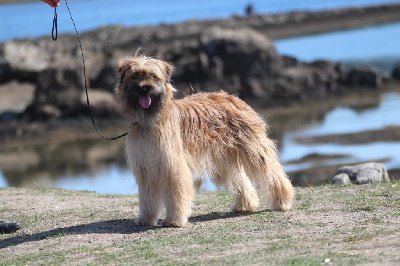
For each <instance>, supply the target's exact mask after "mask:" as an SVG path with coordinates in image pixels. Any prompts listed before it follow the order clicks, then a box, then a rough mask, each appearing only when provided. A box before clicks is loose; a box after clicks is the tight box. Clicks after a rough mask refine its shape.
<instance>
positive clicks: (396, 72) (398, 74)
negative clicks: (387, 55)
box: [392, 64, 400, 80]
mask: <svg viewBox="0 0 400 266" xmlns="http://www.w3.org/2000/svg"><path fill="white" fill-rule="evenodd" d="M392 78H394V79H397V80H400V64H398V65H396V66H395V67H394V68H393V71H392Z"/></svg>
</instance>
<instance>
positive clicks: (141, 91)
mask: <svg viewBox="0 0 400 266" xmlns="http://www.w3.org/2000/svg"><path fill="white" fill-rule="evenodd" d="M150 90H151V87H150V86H140V87H139V88H138V93H139V95H146V94H147V93H149V91H150Z"/></svg>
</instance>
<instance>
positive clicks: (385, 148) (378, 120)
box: [280, 92, 400, 171]
mask: <svg viewBox="0 0 400 266" xmlns="http://www.w3.org/2000/svg"><path fill="white" fill-rule="evenodd" d="M399 125H400V94H399V93H394V92H393V93H384V94H382V96H381V104H380V105H379V106H378V107H377V108H374V109H368V110H364V111H355V110H353V109H351V108H347V107H340V106H339V107H336V108H335V109H333V110H331V111H330V112H328V113H327V114H326V116H325V119H324V121H322V122H316V123H314V124H309V125H307V127H306V128H305V129H300V130H295V131H293V132H288V133H286V134H285V135H284V138H283V145H282V146H283V149H282V151H281V152H280V158H281V160H282V161H283V163H284V165H285V170H286V171H293V170H299V169H302V168H308V167H311V166H316V165H318V164H320V163H321V162H316V165H314V164H313V163H305V164H285V162H287V161H291V160H295V159H298V158H301V157H303V156H305V155H307V154H311V153H319V154H327V155H332V154H349V155H350V156H351V157H350V158H346V159H338V160H330V161H329V163H327V164H330V165H333V164H340V163H346V164H350V163H355V162H360V161H378V160H385V159H388V160H387V162H385V166H386V167H387V168H388V169H391V168H400V142H377V143H370V144H357V145H341V144H336V143H333V144H331V143H329V144H301V143H298V142H296V138H298V137H304V136H318V135H325V134H342V133H354V132H360V131H366V130H375V129H383V128H384V127H387V126H399Z"/></svg>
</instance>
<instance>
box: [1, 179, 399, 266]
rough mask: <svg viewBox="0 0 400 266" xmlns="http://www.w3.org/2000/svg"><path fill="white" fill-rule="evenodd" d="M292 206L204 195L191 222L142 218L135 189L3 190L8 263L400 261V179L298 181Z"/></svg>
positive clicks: (3, 256) (221, 194)
mask: <svg viewBox="0 0 400 266" xmlns="http://www.w3.org/2000/svg"><path fill="white" fill-rule="evenodd" d="M296 192H297V194H296V203H295V205H294V208H293V210H291V211H289V212H271V211H269V210H268V209H266V208H265V205H264V207H261V208H260V210H259V211H258V212H256V213H252V214H249V213H247V214H230V213H228V212H227V210H228V209H229V205H230V204H232V197H231V196H230V195H229V194H228V193H226V192H221V191H220V192H213V193H205V194H198V195H197V197H196V200H195V203H194V206H193V215H192V217H191V218H190V222H189V224H188V225H187V226H186V227H184V228H162V227H139V226H136V225H134V221H133V219H134V218H135V216H136V215H137V212H138V199H137V196H136V195H132V196H121V195H102V194H96V193H92V192H87V191H81V192H79V191H66V190H59V189H46V188H40V187H39V188H36V189H15V188H5V189H0V218H1V220H5V221H8V222H11V221H13V222H20V223H21V224H22V227H23V228H22V229H21V230H20V231H18V232H16V233H14V234H4V235H0V263H4V264H6V265H7V264H39V263H40V264H49V263H53V264H54V263H55V264H59V263H63V264H87V263H94V264H120V263H134V264H171V263H172V264H188V263H194V264H209V263H212V264H228V263H229V264H230V263H238V262H240V263H244V264H265V263H269V264H294V265H297V264H321V263H329V264H345V265H348V264H363V265H365V264H373V265H376V264H380V265H399V264H400V183H399V182H398V181H395V182H392V183H383V184H378V185H363V186H356V185H350V186H342V187H335V186H321V187H315V188H297V189H296Z"/></svg>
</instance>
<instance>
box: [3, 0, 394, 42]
mask: <svg viewBox="0 0 400 266" xmlns="http://www.w3.org/2000/svg"><path fill="white" fill-rule="evenodd" d="M249 2H251V3H252V4H253V6H254V8H255V10H256V12H260V13H280V12H287V11H293V10H322V9H330V8H339V7H349V6H366V5H378V4H383V3H399V2H400V1H399V0H324V1H321V0H303V1H299V0H285V1H281V0H269V1H264V0H252V1H249V0H231V1H226V0H213V1H208V0H197V1H184V0H175V1H170V0H166V1H160V0H149V1H136V0H135V1H132V0H118V1H112V0H81V1H73V0H71V1H69V2H68V3H69V6H70V8H71V11H72V14H73V17H74V19H75V22H76V24H77V27H78V30H79V31H86V30H91V29H95V28H97V27H100V26H106V25H116V24H117V25H125V26H138V25H154V24H159V23H174V22H179V21H186V20H191V19H205V18H225V17H229V16H231V15H233V14H239V15H240V14H243V13H244V9H245V6H246V5H247V4H248V3H249ZM57 12H58V29H59V33H64V32H73V27H72V24H71V21H70V18H69V15H68V13H67V9H66V5H65V3H64V2H62V3H61V5H60V7H59V8H57ZM53 15H54V13H53V9H52V8H51V7H49V6H48V5H46V4H44V3H42V2H40V1H36V2H31V3H22V4H3V5H0V41H6V40H10V39H14V38H32V37H37V36H42V35H49V34H50V32H51V26H52V20H53Z"/></svg>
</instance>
